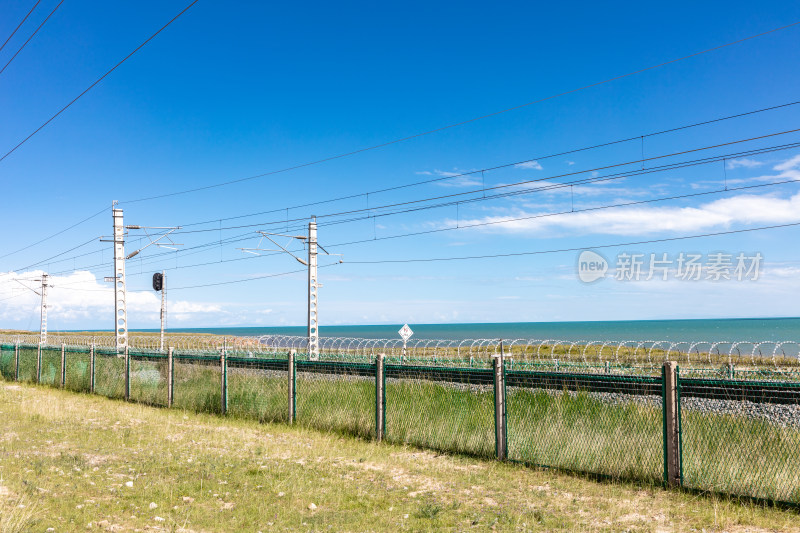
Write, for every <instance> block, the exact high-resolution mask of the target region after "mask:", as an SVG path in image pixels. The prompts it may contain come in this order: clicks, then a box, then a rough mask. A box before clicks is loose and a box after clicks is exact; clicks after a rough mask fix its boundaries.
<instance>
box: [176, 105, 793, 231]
mask: <svg viewBox="0 0 800 533" xmlns="http://www.w3.org/2000/svg"><path fill="white" fill-rule="evenodd" d="M797 104H800V100H797V101H794V102H787V103H785V104H779V105H774V106H770V107H764V108H761V109H755V110H752V111H746V112H742V113H737V114H734V115H728V116H725V117H718V118H714V119H710V120H704V121H701V122H695V123H693V124H686V125H683V126H677V127H674V128H669V129H665V130H661V131H656V132H651V133H647V134H644V135H636V136H632V137H626V138H622V139H617V140H614V141H608V142H604V143H600V144H595V145H590V146H584V147H581V148H574V149H571V150H567V151H563V152H558V153H552V154H548V155H541V156H537V157H532V158H530V159H525V160H523V161H515V162H513V163H504V164H501V165H495V166H491V167H485V168H482V169H479V170H472V171H469V172H462V173H458V174H451V175H448V176H440V177H437V178H431V179H426V180H420V181H416V182H413V183H407V184H403V185H396V186H393V187H387V188H383V189H376V190H373V191H367V192H362V193H354V194H349V195H346V196H340V197H337V198H329V199H326V200H319V201H316V202H309V203H305V204H298V205H293V206H285V207H280V208H275V209H270V210H267V211H259V212H255V213H248V214H245V215H236V216H231V217H222V218H214V219H210V220H204V221H201V222H192V223H188V224H182V226H183V227H191V226H200V225H203V224H210V223H212V222H222V221H224V220H237V219H241V218H249V217H252V216H258V215H266V214H269V213H278V212H284V211H286V212H287V213H288V211H289V210H290V209H292V210H294V209H301V208H304V207H312V206H315V205H322V204H326V203H333V202H339V201H342V200H351V199H353V198H359V197H361V196H366V197H369V195H370V194H381V193H385V192H391V191H395V190H399V189H405V188H410V187H417V186H420V185H427V184H430V183H437V182H441V181H446V180H451V179H455V178H461V177H465V176H471V175H477V174H479V173H480V174H483V173H485V172H490V171H494V170H499V169H502V168H509V167H513V166H516V165H521V164H524V163H531V162H533V161H544V160H545V159H552V158H555V157H562V156H565V155H571V154H576V153H580V152H585V151H589V150H595V149H597V148H605V147H608V146H614V145H617V144H623V143H626V142H630V141H634V140H640V139H647V138H650V137H655V136H658V135H664V134H667V133H674V132H676V131H681V130H685V129H689V128H695V127H699V126H706V125H709V124H714V123H717V122H723V121H726V120H732V119H735V118H742V117H746V116H750V115H755V114H758V113H764V112H767V111H774V110H776V109H783V108H786V107H791V106H794V105H797ZM287 218H288V217H287ZM295 220H296V219H295Z"/></svg>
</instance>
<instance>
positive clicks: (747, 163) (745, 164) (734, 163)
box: [727, 158, 764, 169]
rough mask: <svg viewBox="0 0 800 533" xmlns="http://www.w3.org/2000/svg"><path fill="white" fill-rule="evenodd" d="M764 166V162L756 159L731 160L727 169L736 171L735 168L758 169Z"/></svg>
mask: <svg viewBox="0 0 800 533" xmlns="http://www.w3.org/2000/svg"><path fill="white" fill-rule="evenodd" d="M763 165H764V162H763V161H756V160H755V159H747V158H742V159H731V160H730V161H728V163H727V167H728V168H729V169H734V168H756V167H760V166H763Z"/></svg>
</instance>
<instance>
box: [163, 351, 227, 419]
mask: <svg viewBox="0 0 800 533" xmlns="http://www.w3.org/2000/svg"><path fill="white" fill-rule="evenodd" d="M173 366H174V370H173V382H174V384H173V391H174V392H173V395H174V396H173V405H174V406H175V407H177V408H179V409H186V410H187V411H195V412H198V413H199V412H206V413H217V414H219V413H222V371H221V362H220V355H219V353H206V354H203V355H196V354H190V353H183V352H181V353H176V354H175V355H174V361H173Z"/></svg>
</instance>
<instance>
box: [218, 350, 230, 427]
mask: <svg viewBox="0 0 800 533" xmlns="http://www.w3.org/2000/svg"><path fill="white" fill-rule="evenodd" d="M219 364H220V370H221V374H222V384H221V393H222V394H221V405H220V408H221V409H222V414H223V415H224V414H227V412H228V357H227V350H226V349H225V341H223V342H222V352H221V353H220V355H219Z"/></svg>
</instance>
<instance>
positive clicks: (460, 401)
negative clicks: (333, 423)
mask: <svg viewBox="0 0 800 533" xmlns="http://www.w3.org/2000/svg"><path fill="white" fill-rule="evenodd" d="M385 376H386V415H385V419H386V440H387V441H389V442H395V443H401V444H412V445H415V446H420V447H425V448H432V449H435V450H442V451H452V452H459V453H469V454H474V455H480V456H492V455H494V453H495V425H494V424H495V420H494V412H495V411H494V388H493V383H494V380H493V375H492V371H491V370H485V369H470V368H466V369H464V368H442V367H423V366H405V365H398V364H392V365H389V364H387V365H386V370H385Z"/></svg>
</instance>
